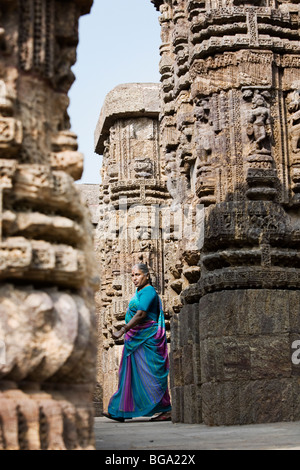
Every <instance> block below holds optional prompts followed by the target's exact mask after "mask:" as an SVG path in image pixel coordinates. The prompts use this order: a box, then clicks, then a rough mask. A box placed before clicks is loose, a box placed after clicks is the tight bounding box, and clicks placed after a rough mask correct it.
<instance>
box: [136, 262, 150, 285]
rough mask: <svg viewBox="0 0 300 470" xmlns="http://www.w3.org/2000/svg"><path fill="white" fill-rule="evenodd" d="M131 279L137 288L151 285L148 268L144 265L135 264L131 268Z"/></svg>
mask: <svg viewBox="0 0 300 470" xmlns="http://www.w3.org/2000/svg"><path fill="white" fill-rule="evenodd" d="M131 278H132V281H133V283H134V285H135V286H136V287H137V288H142V287H145V286H147V285H148V284H151V278H150V272H149V268H148V266H147V265H146V264H143V263H139V264H135V265H134V266H133V268H132V273H131Z"/></svg>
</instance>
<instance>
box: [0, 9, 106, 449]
mask: <svg viewBox="0 0 300 470" xmlns="http://www.w3.org/2000/svg"><path fill="white" fill-rule="evenodd" d="M91 5H92V1H91V0H72V1H71V0H70V1H68V0H67V1H64V2H59V1H56V0H50V1H48V0H47V1H46V0H24V1H22V2H17V1H16V0H11V1H7V0H3V1H0V31H1V32H0V48H1V52H2V54H1V57H0V130H1V132H0V134H1V136H0V280H1V287H0V312H1V314H0V344H1V352H2V355H1V361H0V448H1V449H11V450H17V449H22V450H25V449H34V450H37V449H45V450H46V449H47V450H52V449H53V450H54V449H92V448H93V447H94V438H93V423H92V416H93V408H92V393H93V389H94V384H95V372H96V332H95V314H94V301H93V294H94V289H95V288H96V286H97V284H98V278H97V276H98V272H97V267H96V265H95V262H94V256H93V239H92V225H91V223H90V216H89V212H88V209H87V206H86V205H85V204H84V201H83V200H82V199H81V196H80V193H79V191H78V189H77V188H76V186H75V184H74V179H77V178H80V176H81V173H82V164H83V156H82V155H81V154H80V153H78V152H77V139H76V136H75V134H74V133H72V132H71V131H70V122H69V117H68V113H67V108H68V105H69V99H68V97H67V92H68V90H69V88H70V86H71V84H72V83H73V81H74V75H73V73H72V71H71V66H72V65H73V64H74V62H75V59H76V45H77V42H78V20H79V17H80V15H81V14H84V13H88V12H89V10H90V8H91Z"/></svg>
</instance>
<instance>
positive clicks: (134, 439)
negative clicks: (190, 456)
mask: <svg viewBox="0 0 300 470" xmlns="http://www.w3.org/2000/svg"><path fill="white" fill-rule="evenodd" d="M95 431H96V448H97V450H127V451H128V450H300V422H296V423H276V424H253V425H248V426H230V427H224V426H220V427H208V426H205V425H199V424H173V423H171V422H167V423H152V422H150V421H149V420H146V419H133V420H131V421H125V423H117V422H114V421H111V420H109V419H107V418H96V419H95Z"/></svg>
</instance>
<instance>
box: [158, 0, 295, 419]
mask: <svg viewBox="0 0 300 470" xmlns="http://www.w3.org/2000/svg"><path fill="white" fill-rule="evenodd" d="M152 3H154V4H155V6H156V8H157V9H159V10H160V12H161V16H160V23H161V38H162V45H161V62H160V72H161V82H162V83H161V85H162V95H161V119H160V146H161V155H162V159H163V160H165V163H166V170H165V171H166V175H167V187H168V189H169V191H170V195H171V196H172V199H173V204H174V205H176V204H177V205H178V204H179V205H180V204H181V205H182V204H186V203H189V204H200V205H203V207H204V214H205V217H204V223H203V225H202V227H203V239H202V240H201V242H200V243H199V245H198V250H197V249H196V250H194V251H193V250H191V251H190V250H187V252H186V253H185V256H187V257H188V260H189V262H190V264H191V266H190V267H191V268H193V269H195V267H197V268H198V271H196V272H195V273H193V276H196V273H197V272H198V276H199V279H198V280H196V282H194V283H193V284H192V285H190V286H186V285H185V276H184V268H185V263H186V261H187V260H186V258H185V257H184V256H182V254H183V253H182V252H180V249H179V251H177V256H176V254H175V253H174V258H173V268H174V272H173V275H174V276H173V280H172V278H170V279H169V285H170V284H171V283H172V282H175V284H174V286H176V287H177V289H178V292H179V295H180V301H179V302H178V305H179V308H178V311H177V312H174V315H173V318H172V322H171V350H172V353H171V371H172V372H171V373H172V401H173V420H174V421H181V422H190V423H191V422H204V423H205V424H209V425H230V424H245V423H260V422H271V421H272V422H275V421H285V420H299V419H300V399H299V396H300V395H299V390H300V370H299V367H297V366H296V365H294V364H293V362H292V359H291V357H292V353H293V349H292V345H293V342H294V341H295V340H299V337H300V307H299V300H300V294H299V288H300V264H299V248H300V245H299V240H300V212H299V210H300V197H299V194H300V186H299V154H300V131H299V112H300V111H299V110H300V91H299V90H300V48H299V46H300V42H299V24H300V6H299V2H298V1H286V0H284V1H283V0H252V1H251V0H248V1H242V0H152ZM196 212H197V210H196ZM191 255H193V256H191ZM178 256H179V259H178ZM193 269H192V271H193ZM171 274H172V273H171ZM194 279H195V277H194ZM180 302H181V305H180Z"/></svg>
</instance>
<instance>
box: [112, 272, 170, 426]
mask: <svg viewBox="0 0 300 470" xmlns="http://www.w3.org/2000/svg"><path fill="white" fill-rule="evenodd" d="M132 280H133V282H134V284H135V286H136V292H135V295H134V296H133V297H132V299H131V300H130V302H129V306H128V310H127V312H126V317H125V323H126V324H125V326H123V327H122V328H121V330H119V331H117V332H115V333H113V337H114V339H120V338H121V337H122V336H123V334H124V335H125V338H124V349H123V354H122V359H121V364H120V369H119V388H118V390H117V392H116V393H115V394H114V395H113V396H112V398H111V399H110V403H109V406H108V413H103V415H104V416H106V417H107V418H110V419H114V420H116V421H120V422H123V421H124V420H125V419H128V418H134V417H138V416H149V417H150V416H153V415H155V414H157V413H159V415H158V416H156V417H155V418H152V420H151V421H170V420H171V403H170V395H169V391H168V374H169V359H168V349H167V339H166V330H165V319H164V313H163V310H162V304H161V300H160V298H159V296H158V294H157V292H156V290H155V289H154V287H153V286H152V285H151V281H150V274H149V270H148V267H147V265H145V264H137V265H136V266H134V267H133V268H132Z"/></svg>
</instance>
